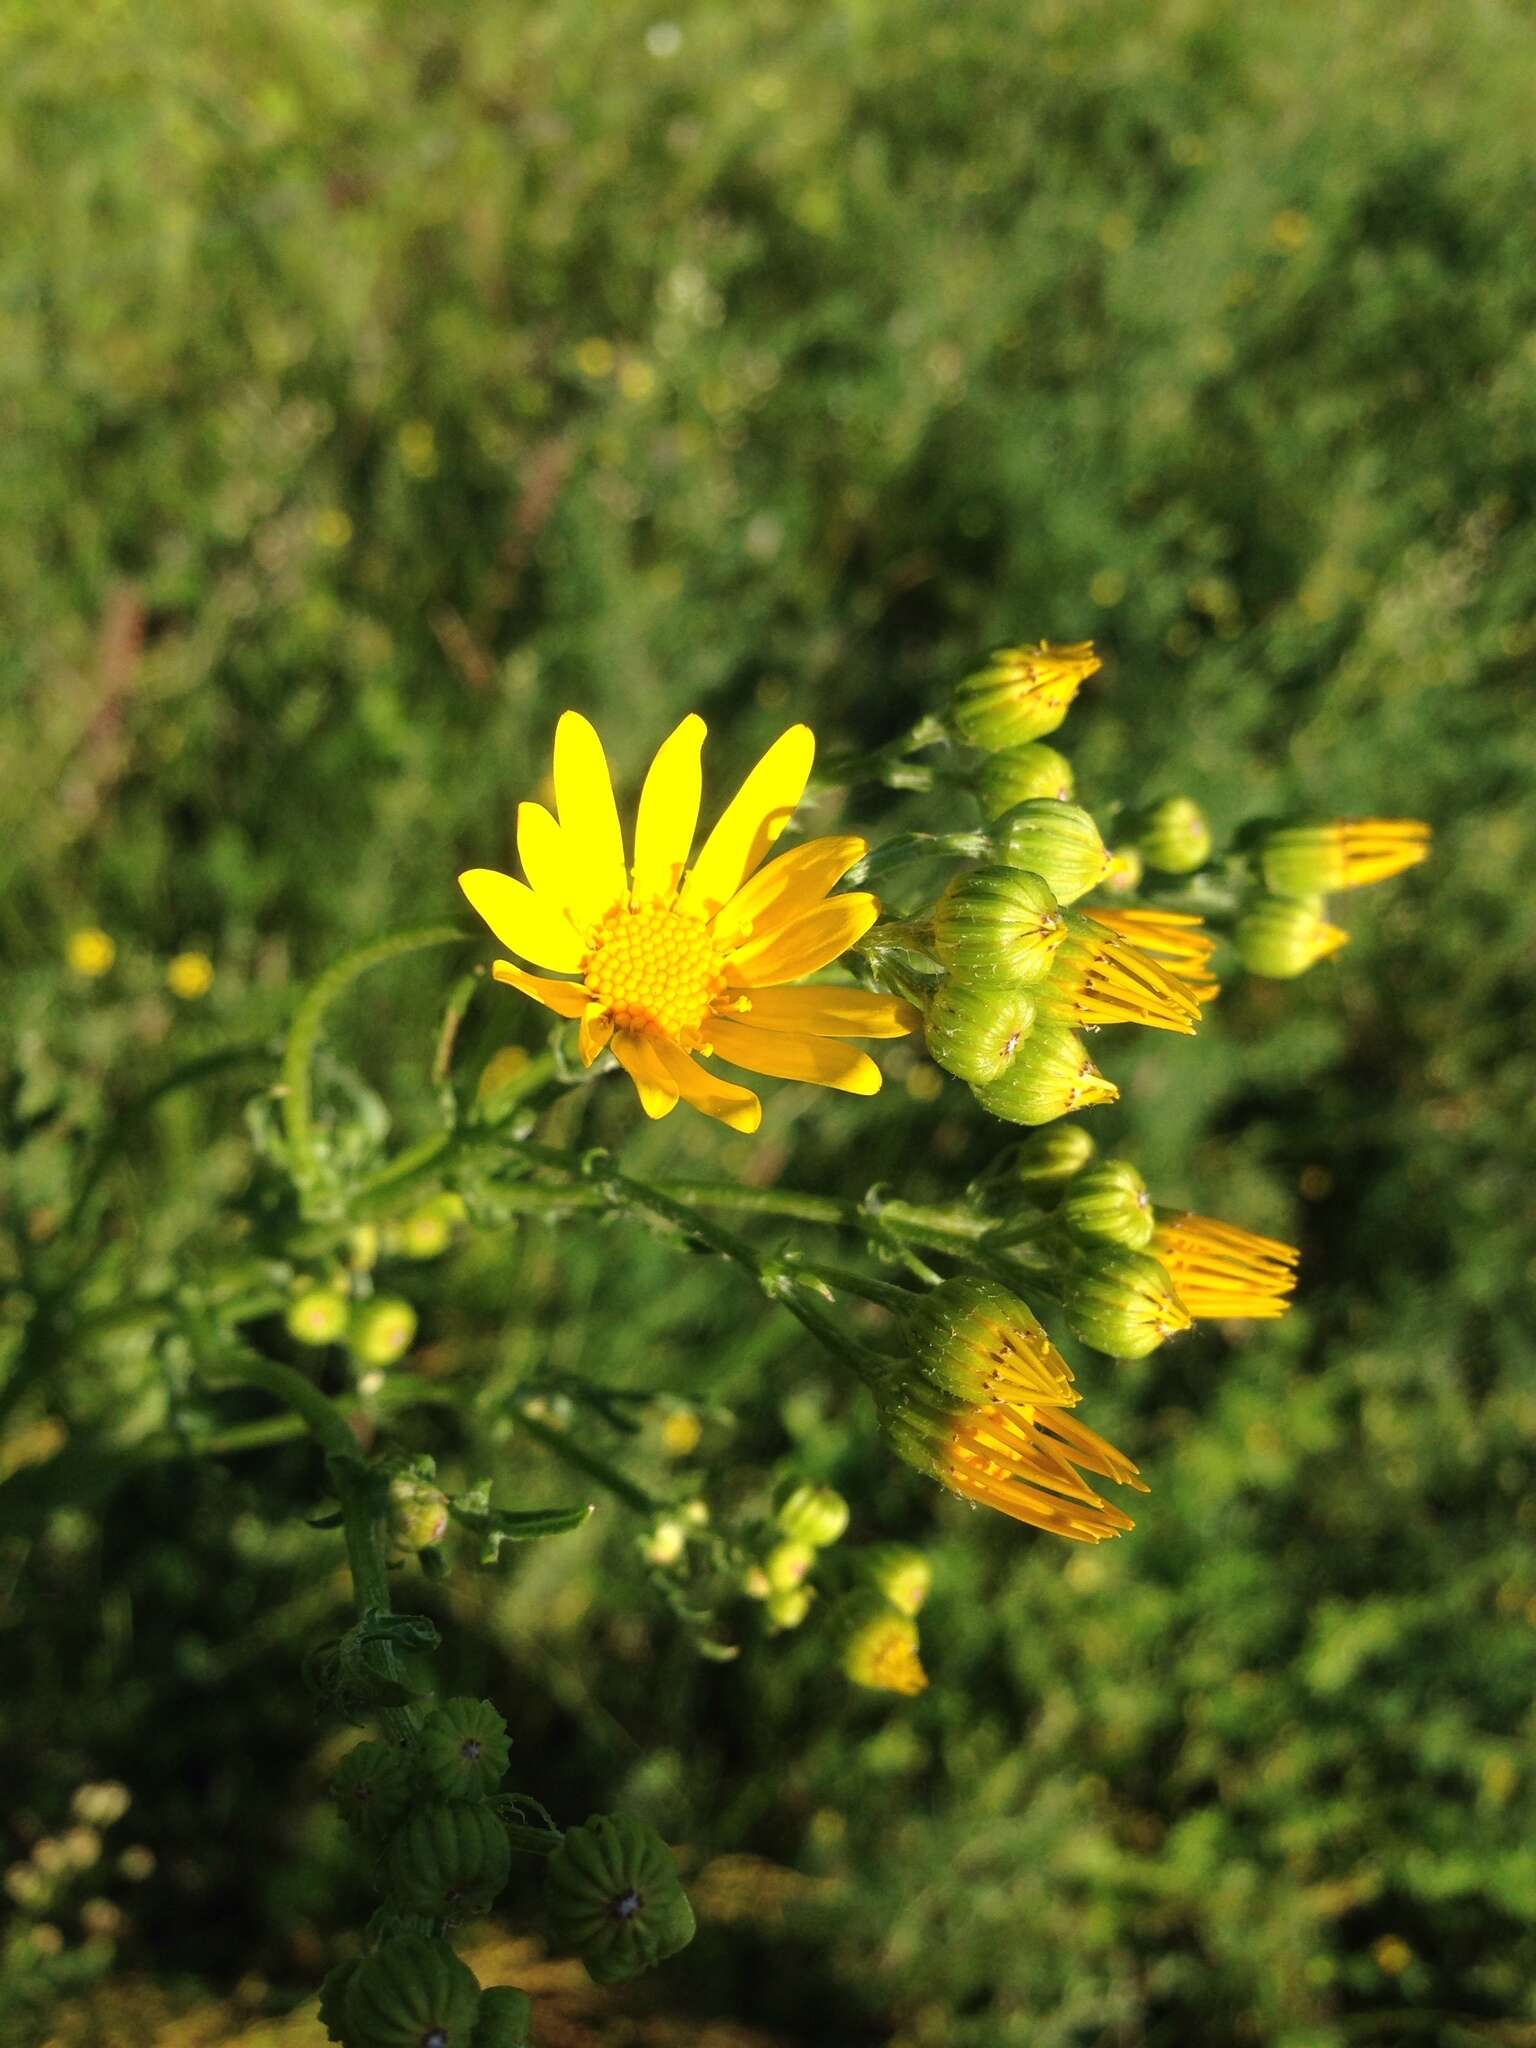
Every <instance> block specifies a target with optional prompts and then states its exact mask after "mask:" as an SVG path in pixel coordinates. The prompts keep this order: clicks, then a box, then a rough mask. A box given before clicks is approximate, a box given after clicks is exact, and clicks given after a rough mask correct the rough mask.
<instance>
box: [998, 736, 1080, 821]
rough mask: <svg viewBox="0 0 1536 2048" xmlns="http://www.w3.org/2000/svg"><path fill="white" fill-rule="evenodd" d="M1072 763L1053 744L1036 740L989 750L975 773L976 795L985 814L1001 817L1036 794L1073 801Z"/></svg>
mask: <svg viewBox="0 0 1536 2048" xmlns="http://www.w3.org/2000/svg"><path fill="white" fill-rule="evenodd" d="M1074 787H1075V783H1074V778H1073V774H1072V763H1071V762H1070V761H1069V760H1068V759H1067V757H1066V755H1065V754H1058V753H1057V751H1056V749H1055V748H1054V747H1047V746H1043V745H1042V744H1040V742H1038V741H1036V742H1035V743H1033V744H1032V745H1030V746H1027V747H1005V748H1004V749H1003V750H1002V752H1001V753H999V754H988V755H987V757H986V759H985V760H984V761H983V762H982V764H981V767H980V768H979V769H978V770H977V773H976V796H977V800H978V801H979V802H980V804H981V810H982V815H983V817H985V818H987V819H988V820H989V821H990V820H992V819H994V818H1000V817H1002V815H1003V813H1004V812H1005V811H1011V810H1012V809H1013V807H1014V806H1015V804H1026V803H1029V802H1031V801H1032V800H1033V799H1035V798H1037V797H1048V798H1051V799H1053V800H1054V801H1055V802H1057V803H1070V802H1071V800H1072V796H1073V792H1074Z"/></svg>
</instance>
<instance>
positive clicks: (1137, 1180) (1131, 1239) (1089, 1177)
mask: <svg viewBox="0 0 1536 2048" xmlns="http://www.w3.org/2000/svg"><path fill="white" fill-rule="evenodd" d="M1057 1213H1058V1214H1059V1215H1060V1217H1061V1220H1062V1221H1063V1223H1065V1224H1066V1226H1067V1228H1068V1230H1070V1231H1071V1232H1072V1235H1073V1236H1074V1237H1078V1238H1084V1239H1086V1240H1087V1241H1088V1242H1089V1243H1092V1244H1118V1245H1124V1246H1125V1247H1126V1249H1127V1250H1128V1251H1133V1252H1139V1251H1144V1250H1145V1249H1146V1247H1147V1246H1148V1245H1149V1244H1150V1243H1151V1242H1152V1232H1153V1230H1154V1229H1155V1228H1156V1225H1157V1218H1156V1214H1155V1212H1154V1211H1153V1208H1152V1198H1151V1196H1150V1195H1149V1194H1148V1193H1147V1184H1146V1182H1145V1181H1144V1180H1143V1179H1142V1177H1141V1175H1140V1174H1139V1173H1138V1172H1137V1171H1136V1169H1135V1167H1134V1166H1132V1164H1131V1162H1130V1161H1129V1160H1128V1159H1105V1160H1103V1161H1101V1162H1100V1164H1099V1165H1097V1166H1090V1167H1089V1168H1088V1169H1087V1170H1086V1171H1085V1172H1083V1173H1080V1174H1079V1175H1078V1176H1077V1178H1076V1180H1074V1181H1073V1183H1072V1185H1071V1186H1070V1187H1069V1188H1068V1189H1067V1191H1066V1193H1065V1194H1064V1195H1063V1196H1062V1198H1061V1207H1060V1209H1059V1210H1058V1212H1057Z"/></svg>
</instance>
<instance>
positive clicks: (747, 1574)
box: [741, 1564, 773, 1600]
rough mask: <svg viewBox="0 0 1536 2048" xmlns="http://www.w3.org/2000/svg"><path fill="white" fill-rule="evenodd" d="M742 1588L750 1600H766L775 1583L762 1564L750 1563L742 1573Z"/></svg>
mask: <svg viewBox="0 0 1536 2048" xmlns="http://www.w3.org/2000/svg"><path fill="white" fill-rule="evenodd" d="M741 1590H742V1592H743V1593H745V1594H746V1596H747V1598H748V1599H749V1600H766V1599H768V1597H769V1596H770V1594H771V1593H772V1592H773V1584H772V1582H771V1580H770V1579H769V1577H768V1574H767V1573H766V1572H765V1571H764V1570H763V1568H762V1566H761V1565H760V1564H749V1565H748V1566H747V1568H746V1570H745V1571H744V1572H743V1573H742V1575H741Z"/></svg>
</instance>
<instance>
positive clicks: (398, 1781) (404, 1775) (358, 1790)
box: [331, 1742, 415, 1842]
mask: <svg viewBox="0 0 1536 2048" xmlns="http://www.w3.org/2000/svg"><path fill="white" fill-rule="evenodd" d="M414 1796H415V1787H414V1785H413V1784H412V1782H411V1766H410V1763H409V1761H408V1759H407V1758H406V1757H404V1756H402V1755H401V1753H400V1751H399V1750H398V1749H391V1748H390V1746H389V1744H388V1743H387V1742H360V1743H358V1745H357V1747H356V1748H355V1749H349V1750H348V1751H347V1753H346V1755H345V1756H344V1757H343V1758H342V1760H341V1763H340V1765H339V1766H338V1767H337V1771H336V1775H335V1777H334V1778H332V1780H331V1797H332V1798H333V1799H334V1800H335V1801H336V1804H337V1805H338V1806H339V1807H340V1808H341V1812H342V1818H343V1819H344V1820H345V1821H346V1823H347V1826H348V1827H349V1828H351V1829H352V1830H353V1831H354V1832H355V1833H356V1834H358V1835H361V1836H362V1838H363V1840H364V1841H366V1842H381V1841H383V1840H385V1838H386V1837H387V1836H389V1835H390V1834H392V1833H393V1832H394V1830H395V1828H396V1827H397V1826H398V1824H399V1823H400V1822H401V1821H402V1820H403V1819H404V1818H405V1815H406V1813H407V1811H408V1810H409V1808H410V1804H411V1801H412V1799H413V1797H414Z"/></svg>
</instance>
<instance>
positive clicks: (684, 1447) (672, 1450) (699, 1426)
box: [661, 1408, 704, 1458]
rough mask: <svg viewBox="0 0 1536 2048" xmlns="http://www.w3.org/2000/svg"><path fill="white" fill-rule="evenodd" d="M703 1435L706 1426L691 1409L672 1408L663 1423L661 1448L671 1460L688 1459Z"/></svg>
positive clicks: (697, 1446)
mask: <svg viewBox="0 0 1536 2048" xmlns="http://www.w3.org/2000/svg"><path fill="white" fill-rule="evenodd" d="M703 1435H704V1425H703V1423H702V1422H700V1420H699V1418H698V1416H697V1415H695V1414H694V1412H693V1410H692V1409H691V1408H672V1409H669V1410H668V1412H667V1414H666V1416H665V1417H664V1418H663V1421H662V1425H661V1447H662V1449H663V1450H664V1451H665V1452H666V1454H667V1456H668V1457H669V1458H687V1457H690V1456H691V1455H692V1454H693V1452H695V1451H696V1450H697V1449H698V1448H699V1442H700V1439H701V1438H702V1437H703Z"/></svg>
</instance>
